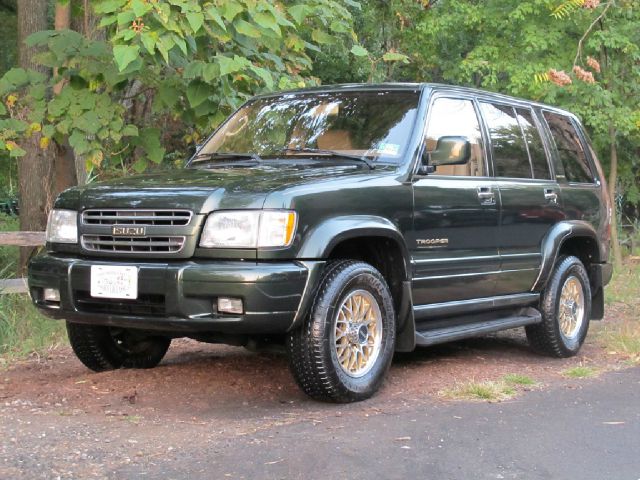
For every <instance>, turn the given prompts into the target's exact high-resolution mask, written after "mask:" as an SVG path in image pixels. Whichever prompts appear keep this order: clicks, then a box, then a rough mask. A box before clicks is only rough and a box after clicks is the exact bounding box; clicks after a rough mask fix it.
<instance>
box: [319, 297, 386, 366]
mask: <svg viewBox="0 0 640 480" xmlns="http://www.w3.org/2000/svg"><path fill="white" fill-rule="evenodd" d="M331 340H332V343H333V344H334V345H335V353H336V356H337V358H338V363H339V364H340V367H341V368H342V370H343V371H344V372H345V373H346V374H347V375H349V376H350V377H354V378H358V377H362V376H364V375H366V374H367V373H368V372H369V371H370V370H371V369H372V368H373V366H374V365H375V363H376V360H377V359H378V355H379V354H380V348H381V346H382V313H381V311H380V306H379V305H378V302H377V301H376V299H375V298H374V296H373V295H372V294H371V293H369V292H367V291H366V290H355V291H353V292H351V293H350V294H349V295H348V296H347V297H346V298H345V299H344V301H343V302H342V305H340V308H339V309H338V313H337V315H336V319H335V326H334V329H333V338H332V339H331Z"/></svg>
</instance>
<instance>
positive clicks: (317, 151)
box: [282, 147, 376, 170]
mask: <svg viewBox="0 0 640 480" xmlns="http://www.w3.org/2000/svg"><path fill="white" fill-rule="evenodd" d="M282 152H283V153H288V152H292V153H313V154H315V155H327V156H329V155H330V156H332V157H340V158H348V159H349V160H357V161H359V162H362V163H365V164H366V165H367V166H368V167H369V168H370V169H371V170H373V169H375V168H376V166H375V164H374V163H373V162H372V161H371V160H370V159H369V158H367V157H366V156H361V155H353V154H350V153H342V152H338V151H337V150H327V149H322V148H308V147H297V148H284V149H282Z"/></svg>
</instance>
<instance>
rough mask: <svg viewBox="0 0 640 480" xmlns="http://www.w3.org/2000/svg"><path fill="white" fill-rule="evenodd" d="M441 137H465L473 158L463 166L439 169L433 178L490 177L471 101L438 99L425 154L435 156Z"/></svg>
mask: <svg viewBox="0 0 640 480" xmlns="http://www.w3.org/2000/svg"><path fill="white" fill-rule="evenodd" d="M442 137H466V138H467V139H468V140H469V143H470V144H471V157H470V158H469V161H468V162H466V163H464V164H462V165H438V166H437V167H436V170H435V172H433V173H432V174H431V175H453V176H463V177H484V176H486V175H487V173H486V170H485V161H484V148H483V145H482V134H481V132H480V122H479V121H478V116H477V115H476V111H475V108H474V107H473V102H472V101H471V100H463V99H455V98H437V99H436V100H435V101H434V102H433V104H432V105H431V113H430V116H429V125H428V127H427V134H426V150H427V151H428V152H433V151H434V150H436V147H437V145H438V139H440V138H442Z"/></svg>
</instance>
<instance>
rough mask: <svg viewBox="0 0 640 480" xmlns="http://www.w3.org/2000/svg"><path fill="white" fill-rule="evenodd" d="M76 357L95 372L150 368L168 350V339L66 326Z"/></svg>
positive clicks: (134, 333)
mask: <svg viewBox="0 0 640 480" xmlns="http://www.w3.org/2000/svg"><path fill="white" fill-rule="evenodd" d="M67 335H68V336H69V343H70V344H71V348H72V349H73V352H74V353H75V354H76V357H78V359H79V360H80V361H81V362H82V363H83V364H84V365H85V366H86V367H87V368H90V369H91V370H93V371H94V372H104V371H106V370H115V369H117V368H122V367H124V368H153V367H155V366H156V365H158V364H159V363H160V361H161V360H162V359H163V358H164V355H165V354H166V353H167V350H168V349H169V345H170V344H171V339H170V338H167V337H161V336H155V335H149V334H146V333H145V332H138V331H136V330H130V329H126V328H115V327H105V326H101V325H84V324H79V323H70V322H67Z"/></svg>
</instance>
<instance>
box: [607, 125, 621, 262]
mask: <svg viewBox="0 0 640 480" xmlns="http://www.w3.org/2000/svg"><path fill="white" fill-rule="evenodd" d="M609 142H610V143H611V171H610V172H609V196H610V197H611V210H612V211H611V249H612V252H613V264H614V267H615V269H616V270H619V269H620V268H621V267H622V252H621V251H620V242H619V240H618V209H617V204H616V184H617V183H618V146H617V144H616V130H615V128H614V127H613V126H610V127H609Z"/></svg>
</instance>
